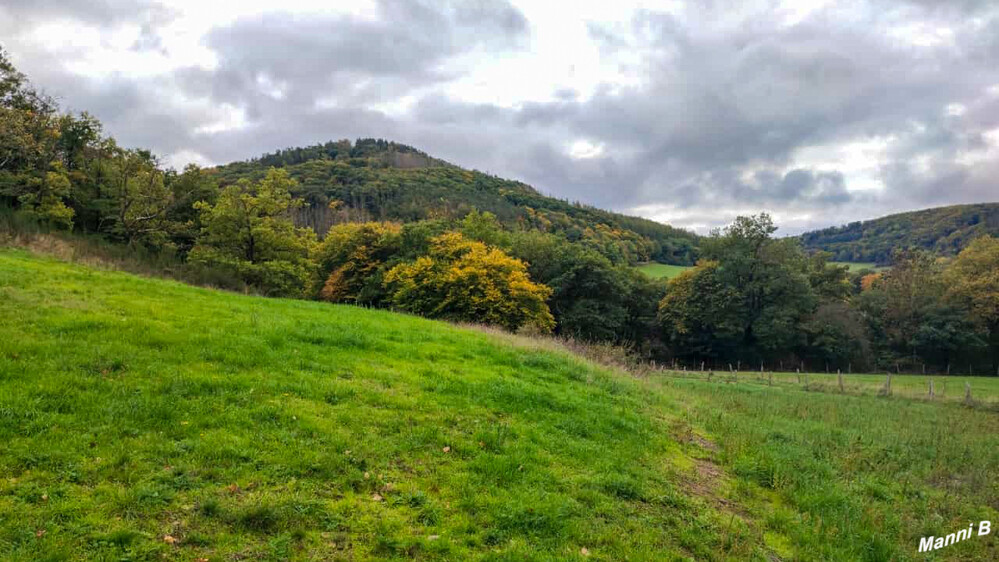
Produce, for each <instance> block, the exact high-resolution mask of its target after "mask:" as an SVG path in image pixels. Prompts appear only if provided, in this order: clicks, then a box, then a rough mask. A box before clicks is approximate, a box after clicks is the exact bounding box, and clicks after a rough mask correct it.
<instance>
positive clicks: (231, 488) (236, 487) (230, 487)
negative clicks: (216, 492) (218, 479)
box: [225, 484, 239, 494]
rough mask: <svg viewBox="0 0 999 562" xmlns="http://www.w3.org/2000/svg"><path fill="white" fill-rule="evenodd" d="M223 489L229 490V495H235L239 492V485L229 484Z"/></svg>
mask: <svg viewBox="0 0 999 562" xmlns="http://www.w3.org/2000/svg"><path fill="white" fill-rule="evenodd" d="M225 489H226V490H229V493H230V494H235V493H237V492H239V485H238V484H229V485H228V486H226V487H225Z"/></svg>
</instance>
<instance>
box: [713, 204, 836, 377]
mask: <svg viewBox="0 0 999 562" xmlns="http://www.w3.org/2000/svg"><path fill="white" fill-rule="evenodd" d="M775 231H776V227H775V226H774V224H773V220H772V219H771V218H770V216H769V215H767V214H765V213H764V214H760V215H757V216H753V217H738V218H736V220H735V222H734V223H733V224H732V225H731V226H729V227H728V228H726V229H725V231H724V232H723V233H721V232H717V231H716V232H714V233H713V234H712V236H711V237H710V238H708V239H706V240H705V241H704V244H703V249H702V253H703V255H704V256H705V257H706V258H707V259H709V260H712V261H714V262H717V267H716V268H715V269H714V270H713V273H712V276H713V277H714V278H715V280H716V282H717V283H718V284H719V285H720V286H721V287H722V288H724V289H725V291H726V292H727V293H729V294H734V295H735V297H734V298H735V299H736V304H735V305H733V307H732V308H731V309H730V310H729V311H728V314H727V317H726V322H728V323H735V324H737V325H738V326H739V331H740V333H741V336H740V338H739V340H740V341H739V342H738V348H739V349H738V351H737V354H738V356H739V358H741V359H753V360H755V359H762V358H765V357H766V356H770V357H775V356H778V355H785V354H788V353H791V352H793V351H794V350H796V349H799V348H801V347H802V346H803V345H804V344H805V342H804V338H803V334H802V332H801V330H800V324H801V322H802V321H803V320H804V319H805V318H806V317H807V316H808V315H809V314H811V312H812V311H813V310H814V309H815V307H816V306H817V304H818V302H817V298H816V295H815V291H814V290H813V288H812V286H811V283H810V279H809V275H808V273H807V270H808V267H807V259H806V258H805V255H804V253H803V252H802V250H801V247H800V246H799V245H798V242H797V241H796V240H793V239H781V240H774V239H773V238H772V235H773V233H774V232H775Z"/></svg>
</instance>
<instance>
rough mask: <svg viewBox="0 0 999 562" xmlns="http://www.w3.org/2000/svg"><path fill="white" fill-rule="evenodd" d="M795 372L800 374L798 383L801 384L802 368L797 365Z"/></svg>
mask: <svg viewBox="0 0 999 562" xmlns="http://www.w3.org/2000/svg"><path fill="white" fill-rule="evenodd" d="M794 372H795V373H797V374H798V384H801V369H799V368H797V367H795V369H794Z"/></svg>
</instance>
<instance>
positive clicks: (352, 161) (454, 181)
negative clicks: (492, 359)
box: [213, 139, 697, 265]
mask: <svg viewBox="0 0 999 562" xmlns="http://www.w3.org/2000/svg"><path fill="white" fill-rule="evenodd" d="M270 167H279V168H286V169H287V170H288V171H289V173H290V174H291V175H292V176H293V177H294V178H295V179H297V180H298V181H299V187H298V190H297V193H296V195H297V196H299V197H302V198H304V199H305V200H306V202H307V203H308V207H307V208H305V209H304V210H303V211H302V213H301V216H300V217H299V221H300V222H301V223H302V224H304V225H308V226H311V227H313V228H315V229H316V231H317V232H319V233H320V235H322V234H323V233H325V232H326V230H328V229H329V227H330V226H332V225H334V224H337V223H339V222H345V221H366V220H379V221H381V220H390V221H400V222H412V221H418V220H426V219H446V220H447V219H457V218H461V217H463V216H465V215H466V214H467V213H468V212H469V211H471V210H472V209H477V210H479V211H489V212H491V213H493V214H495V215H496V216H497V218H498V219H499V221H500V222H501V223H502V224H504V225H505V226H506V227H507V228H511V229H527V230H542V231H547V232H556V233H561V234H564V235H565V236H566V237H567V238H568V239H569V240H570V241H574V242H580V243H582V244H584V245H586V246H589V247H592V248H593V249H595V250H597V251H598V252H600V253H601V254H603V255H605V256H607V257H608V258H609V259H611V260H612V261H613V262H615V263H620V264H636V263H639V262H645V261H658V262H662V263H670V264H678V265H689V264H692V263H693V261H694V259H696V255H695V251H696V250H695V247H696V244H697V236H696V235H695V234H693V233H691V232H687V231H685V230H681V229H678V228H673V227H670V226H667V225H664V224H660V223H657V222H655V221H651V220H648V219H643V218H638V217H630V216H626V215H621V214H618V213H612V212H609V211H604V210H601V209H597V208H594V207H590V206H586V205H582V204H579V203H572V202H569V201H566V200H562V199H556V198H553V197H548V196H545V195H542V194H540V193H538V192H537V191H536V190H535V189H534V188H532V187H531V186H529V185H527V184H524V183H522V182H518V181H512V180H506V179H502V178H498V177H496V176H492V175H488V174H484V173H481V172H477V171H474V170H466V169H463V168H460V167H458V166H454V165H452V164H449V163H447V162H445V161H443V160H439V159H436V158H433V157H431V156H429V155H427V154H426V153H424V152H421V151H419V150H417V149H415V148H412V147H409V146H406V145H402V144H398V143H394V142H389V141H385V140H381V139H377V140H376V139H359V140H357V141H356V142H354V143H351V142H350V141H347V140H341V141H336V142H328V143H325V144H321V145H315V146H310V147H306V148H289V149H285V150H281V151H278V152H275V153H273V154H265V155H263V156H261V157H259V158H255V159H253V160H249V161H245V162H235V163H232V164H228V165H225V166H220V167H218V168H216V169H215V170H213V173H214V174H216V175H217V177H218V178H219V180H220V182H221V183H222V184H223V185H224V184H227V183H231V182H235V181H237V180H239V179H241V178H250V179H259V178H261V177H263V175H264V173H265V172H266V171H267V169H268V168H270Z"/></svg>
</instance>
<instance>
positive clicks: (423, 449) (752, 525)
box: [0, 249, 999, 561]
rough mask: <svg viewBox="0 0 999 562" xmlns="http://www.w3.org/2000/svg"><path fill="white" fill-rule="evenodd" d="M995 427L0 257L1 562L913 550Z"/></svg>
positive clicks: (956, 510)
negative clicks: (648, 374) (617, 367)
mask: <svg viewBox="0 0 999 562" xmlns="http://www.w3.org/2000/svg"><path fill="white" fill-rule="evenodd" d="M997 436H999V420H997V418H996V417H995V415H994V413H991V412H988V411H984V410H976V409H966V408H962V407H959V406H956V405H952V404H943V403H935V404H934V403H921V402H914V401H911V400H902V399H884V398H877V397H874V396H849V395H848V396H840V395H835V394H824V393H821V392H805V391H802V390H800V389H796V388H793V387H791V386H774V387H767V386H765V385H759V384H753V383H751V382H749V381H742V382H730V383H719V382H718V377H716V379H715V382H713V383H711V382H706V381H702V380H687V379H679V378H660V377H653V378H633V377H631V376H628V375H626V374H624V373H620V372H617V371H612V370H608V369H606V368H602V367H598V366H595V365H593V364H590V363H587V362H586V361H584V360H581V359H579V358H577V357H576V356H573V355H570V354H569V353H567V352H566V351H564V350H562V349H561V348H559V347H558V346H557V345H555V344H553V343H545V342H544V341H532V340H527V339H524V338H520V337H517V336H510V335H500V334H494V333H491V332H483V331H480V330H472V329H467V328H460V327H455V326H451V325H448V324H444V323H441V322H433V321H428V320H422V319H419V318H414V317H409V316H403V315H399V314H394V313H390V312H386V311H378V310H367V309H362V308H356V307H349V306H338V305H328V304H323V303H316V302H307V301H298V300H285V299H263V298H258V297H249V296H243V295H239V294H234V293H225V292H219V291H212V290H206V289H198V288H192V287H188V286H185V285H182V284H179V283H175V282H168V281H162V280H156V279H148V278H141V277H136V276H132V275H128V274H123V273H117V272H109V271H102V270H97V269H92V268H89V267H83V266H80V265H72V264H66V263H63V262H59V261H55V260H53V259H49V258H43V257H37V256H34V255H31V254H28V253H26V252H23V251H19V250H9V249H8V250H0V441H2V442H3V443H4V446H3V447H2V448H0V472H2V474H3V476H4V477H3V478H2V479H0V559H11V560H41V559H62V560H72V559H115V560H125V559H128V560H153V559H155V560H163V559H168V560H201V559H207V560H234V559H291V560H314V559H329V560H375V559H377V560H396V559H399V560H401V559H414V558H416V559H421V560H514V559H516V560H583V559H592V560H623V559H629V560H687V559H697V560H759V561H763V560H775V559H784V560H788V559H799V560H800V559H830V560H909V559H915V558H916V557H917V555H916V545H917V542H918V538H919V537H921V536H927V535H931V534H941V533H942V532H951V531H953V530H954V529H959V528H963V527H965V526H966V525H967V522H968V521H972V520H975V521H977V520H980V519H991V520H992V521H995V520H996V519H997V515H999V514H997V513H996V510H995V507H994V506H996V505H999V497H997V493H999V492H997V490H996V489H995V487H994V486H992V483H994V482H996V481H999V473H997V470H999V437H997ZM989 506H992V507H989ZM991 538H992V537H981V538H978V537H976V539H977V540H968V541H964V542H962V543H959V544H957V545H954V546H952V547H948V550H945V551H940V552H939V555H940V556H941V557H942V558H943V559H953V560H975V559H977V560H981V559H987V558H992V557H994V555H995V553H996V552H995V542H994V541H992V540H990V539H991Z"/></svg>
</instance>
